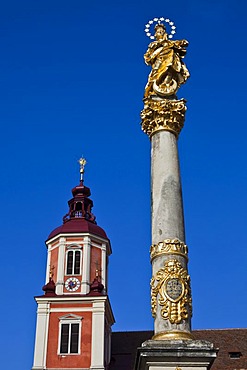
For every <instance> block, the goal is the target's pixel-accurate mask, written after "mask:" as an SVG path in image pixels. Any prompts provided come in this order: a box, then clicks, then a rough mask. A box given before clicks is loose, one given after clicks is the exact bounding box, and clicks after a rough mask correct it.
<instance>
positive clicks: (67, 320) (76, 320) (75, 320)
mask: <svg viewBox="0 0 247 370" xmlns="http://www.w3.org/2000/svg"><path fill="white" fill-rule="evenodd" d="M63 324H68V325H69V343H68V351H70V343H71V324H79V333H78V352H77V353H70V352H68V353H61V352H60V349H61V338H62V325H63ZM81 330H82V317H81V316H77V315H73V314H70V315H66V316H63V317H60V318H59V338H58V349H57V354H58V355H59V356H78V355H80V354H81Z"/></svg>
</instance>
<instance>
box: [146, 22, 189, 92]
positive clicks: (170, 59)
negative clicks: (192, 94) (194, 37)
mask: <svg viewBox="0 0 247 370" xmlns="http://www.w3.org/2000/svg"><path fill="white" fill-rule="evenodd" d="M154 38H155V39H156V41H153V42H151V43H150V44H149V46H148V50H147V52H146V53H145V55H144V60H145V63H146V64H148V65H150V66H151V67H152V70H151V72H150V74H149V77H148V82H147V85H146V87H145V94H144V98H147V97H150V96H152V95H158V96H160V97H171V96H173V95H175V94H176V92H177V90H178V89H179V87H180V86H181V85H182V84H184V83H185V82H186V80H187V79H188V77H189V76H190V74H189V71H188V69H187V67H186V65H185V64H184V62H183V61H182V59H183V58H184V56H185V54H186V47H187V46H188V41H187V40H175V41H173V40H169V35H168V34H167V32H166V27H165V25H164V24H163V23H160V21H159V22H158V23H157V24H156V26H155V34H154Z"/></svg>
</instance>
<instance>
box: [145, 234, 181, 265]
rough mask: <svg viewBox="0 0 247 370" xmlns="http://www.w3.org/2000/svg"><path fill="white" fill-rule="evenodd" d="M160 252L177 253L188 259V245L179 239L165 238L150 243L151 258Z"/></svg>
mask: <svg viewBox="0 0 247 370" xmlns="http://www.w3.org/2000/svg"><path fill="white" fill-rule="evenodd" d="M161 254H179V255H181V256H183V257H185V258H186V259H188V247H187V245H186V244H184V243H183V242H181V240H179V239H165V240H163V241H162V242H160V243H158V244H153V245H151V248H150V258H151V260H153V259H154V258H155V257H157V256H160V255H161Z"/></svg>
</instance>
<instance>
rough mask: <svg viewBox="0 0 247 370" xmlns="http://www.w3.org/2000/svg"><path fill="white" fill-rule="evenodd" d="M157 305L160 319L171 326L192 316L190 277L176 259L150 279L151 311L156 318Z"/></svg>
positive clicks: (167, 263)
mask: <svg viewBox="0 0 247 370" xmlns="http://www.w3.org/2000/svg"><path fill="white" fill-rule="evenodd" d="M157 303H158V304H159V306H160V307H161V311H160V312H161V317H162V318H163V319H164V320H169V321H170V323H171V324H180V323H181V322H182V320H184V319H187V318H188V317H189V316H192V300H191V290H190V276H189V275H188V273H187V270H186V269H185V268H183V266H182V265H181V263H180V262H179V261H177V260H176V259H171V260H168V261H166V263H165V265H164V267H162V268H160V269H159V271H158V272H157V273H156V274H155V276H153V277H152V279H151V309H152V315H153V317H156V312H157Z"/></svg>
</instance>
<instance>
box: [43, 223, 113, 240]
mask: <svg viewBox="0 0 247 370" xmlns="http://www.w3.org/2000/svg"><path fill="white" fill-rule="evenodd" d="M66 233H90V234H94V235H97V236H100V237H101V238H104V239H107V235H106V233H105V231H104V230H103V229H102V228H101V227H100V226H98V225H96V224H95V223H92V222H90V221H87V220H85V219H83V218H74V219H73V218H72V219H70V220H68V221H66V222H65V223H64V224H63V225H61V226H59V227H57V228H56V229H55V230H53V231H52V232H51V233H50V235H49V236H48V238H47V240H49V239H51V238H53V237H54V236H56V235H58V234H66Z"/></svg>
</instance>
